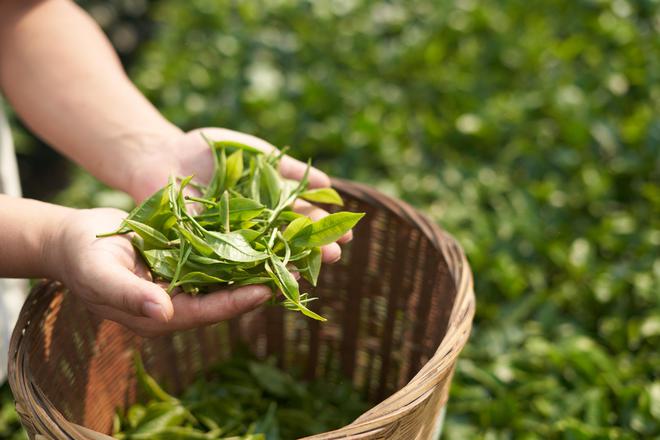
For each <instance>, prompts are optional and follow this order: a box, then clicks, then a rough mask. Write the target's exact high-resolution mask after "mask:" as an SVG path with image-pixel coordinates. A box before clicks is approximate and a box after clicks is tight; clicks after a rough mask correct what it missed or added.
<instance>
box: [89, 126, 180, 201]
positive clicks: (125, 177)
mask: <svg viewBox="0 0 660 440" xmlns="http://www.w3.org/2000/svg"><path fill="white" fill-rule="evenodd" d="M181 134H182V131H181V130H180V129H179V128H178V127H176V126H175V125H173V124H171V123H170V122H169V121H167V120H165V119H163V120H162V121H155V122H154V123H153V124H150V125H149V126H148V127H147V126H144V127H141V128H140V129H139V130H128V131H124V132H116V133H114V134H113V135H112V136H111V137H109V138H106V139H103V141H102V143H101V145H100V147H101V151H103V152H105V154H102V155H100V156H99V157H97V159H96V161H97V162H96V163H95V164H93V165H91V166H85V167H86V168H88V170H90V171H92V174H95V175H96V176H97V177H98V178H99V179H100V180H101V181H103V182H104V183H106V184H107V185H108V186H110V187H112V188H115V189H118V190H120V191H124V192H126V193H128V194H130V195H131V196H133V198H137V197H136V192H138V191H136V188H138V187H139V186H140V185H142V184H143V181H144V180H145V178H147V177H148V174H149V170H150V169H151V168H153V167H152V166H150V164H153V163H154V162H156V161H160V160H162V159H163V154H164V153H163V151H162V146H163V145H164V144H166V143H167V142H169V141H170V140H171V139H172V138H174V137H177V136H180V135H181Z"/></svg>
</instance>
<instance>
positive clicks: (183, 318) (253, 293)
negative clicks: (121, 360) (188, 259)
mask: <svg viewBox="0 0 660 440" xmlns="http://www.w3.org/2000/svg"><path fill="white" fill-rule="evenodd" d="M270 297H271V291H270V289H269V288H268V287H266V286H262V285H255V286H245V287H240V288H238V289H234V290H221V291H217V292H213V293H208V294H202V295H194V296H193V295H188V294H185V293H182V294H179V295H176V296H174V298H172V304H173V306H174V314H173V317H172V319H171V320H170V321H168V322H167V323H163V322H159V321H158V320H156V319H153V318H145V317H141V318H139V317H135V316H133V315H130V314H128V313H125V312H123V311H121V310H117V309H115V308H113V307H109V306H105V305H90V306H89V308H90V310H91V311H92V312H94V313H96V314H97V315H99V316H101V317H103V318H106V319H110V320H112V321H115V322H118V323H120V324H122V325H124V326H125V327H128V328H129V329H130V330H132V331H133V332H135V333H137V334H138V335H141V336H147V337H153V336H158V335H163V334H167V333H171V332H174V331H177V330H186V329H190V328H194V327H200V326H204V325H210V324H214V323H216V322H220V321H224V320H227V319H230V318H233V317H235V316H238V315H240V314H242V313H245V312H248V311H250V310H252V309H254V308H256V307H257V306H259V305H260V304H262V303H263V302H265V301H266V300H268V299H269V298H270Z"/></svg>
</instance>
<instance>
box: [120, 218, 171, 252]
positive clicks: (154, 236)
mask: <svg viewBox="0 0 660 440" xmlns="http://www.w3.org/2000/svg"><path fill="white" fill-rule="evenodd" d="M124 224H125V225H126V226H128V227H129V228H131V230H133V231H134V232H135V233H136V234H138V235H139V236H140V237H142V239H143V240H144V244H145V245H147V246H149V247H156V248H158V247H161V248H163V247H169V241H170V240H168V238H167V237H165V236H164V235H163V234H162V233H161V232H159V231H157V230H156V229H154V228H152V227H151V226H149V225H146V224H144V223H140V222H138V221H135V220H130V219H128V218H127V219H125V220H124Z"/></svg>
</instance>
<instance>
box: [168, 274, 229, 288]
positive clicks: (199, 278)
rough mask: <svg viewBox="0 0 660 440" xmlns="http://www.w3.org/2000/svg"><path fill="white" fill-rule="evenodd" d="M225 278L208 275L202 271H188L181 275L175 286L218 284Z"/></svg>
mask: <svg viewBox="0 0 660 440" xmlns="http://www.w3.org/2000/svg"><path fill="white" fill-rule="evenodd" d="M224 282H226V280H223V279H220V278H217V277H214V276H211V275H208V274H206V273H203V272H189V273H187V274H185V275H184V276H182V277H181V278H180V279H179V281H177V282H176V285H177V286H182V285H184V284H192V283H195V284H218V283H224Z"/></svg>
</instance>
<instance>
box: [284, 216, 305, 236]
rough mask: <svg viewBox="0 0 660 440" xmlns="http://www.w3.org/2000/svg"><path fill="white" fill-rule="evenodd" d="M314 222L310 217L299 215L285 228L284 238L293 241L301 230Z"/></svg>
mask: <svg viewBox="0 0 660 440" xmlns="http://www.w3.org/2000/svg"><path fill="white" fill-rule="evenodd" d="M311 224H312V219H310V218H309V217H304V216H303V217H298V218H296V219H294V220H293V221H292V222H291V223H289V225H288V226H287V227H286V229H285V230H284V233H283V234H282V235H283V237H284V239H285V240H287V241H291V240H292V239H293V238H294V237H295V236H296V235H297V234H298V233H300V231H302V230H303V229H305V228H306V227H307V226H309V225H311Z"/></svg>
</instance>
